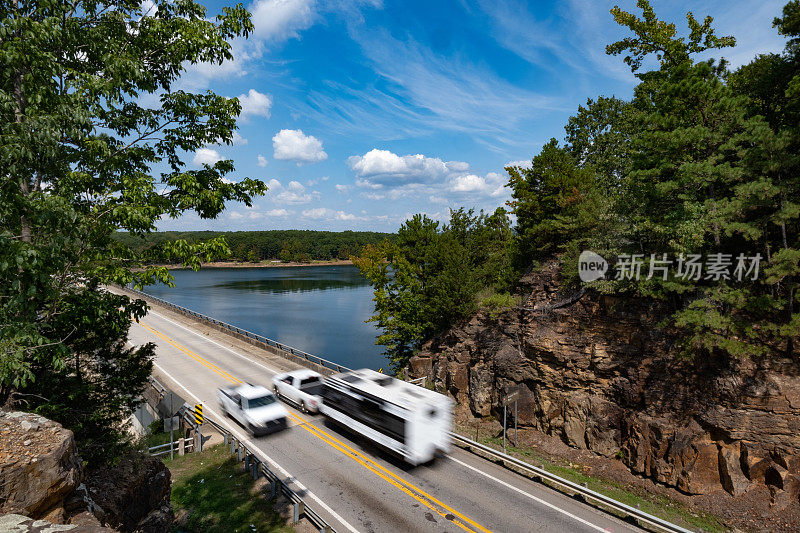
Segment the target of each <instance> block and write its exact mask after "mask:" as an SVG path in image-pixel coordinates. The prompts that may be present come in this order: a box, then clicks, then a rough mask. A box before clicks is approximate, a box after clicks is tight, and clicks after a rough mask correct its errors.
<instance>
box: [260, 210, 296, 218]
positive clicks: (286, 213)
mask: <svg viewBox="0 0 800 533" xmlns="http://www.w3.org/2000/svg"><path fill="white" fill-rule="evenodd" d="M264 214H265V215H267V216H268V217H288V216H289V215H290V214H291V212H289V211H287V210H286V209H270V210H269V211H267V212H266V213H264Z"/></svg>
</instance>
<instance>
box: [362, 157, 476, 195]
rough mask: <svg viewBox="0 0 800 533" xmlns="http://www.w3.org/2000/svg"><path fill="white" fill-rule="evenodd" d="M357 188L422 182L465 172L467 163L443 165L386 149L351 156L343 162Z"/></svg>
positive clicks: (441, 162) (434, 159) (439, 162)
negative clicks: (357, 185)
mask: <svg viewBox="0 0 800 533" xmlns="http://www.w3.org/2000/svg"><path fill="white" fill-rule="evenodd" d="M347 163H348V165H350V168H352V169H353V170H355V172H356V176H358V177H359V178H361V181H360V186H365V187H371V188H378V187H379V186H382V185H393V184H401V183H425V182H430V181H433V180H438V179H441V178H442V177H444V176H446V175H448V174H450V173H452V172H465V171H466V170H468V169H469V164H467V163H465V162H463V161H449V162H447V163H445V162H444V161H442V160H441V159H439V158H434V157H426V156H424V155H422V154H416V155H404V156H399V155H397V154H395V153H392V152H390V151H388V150H378V149H372V150H370V151H369V152H367V153H366V154H364V155H363V156H357V155H355V156H351V157H349V158H348V160H347Z"/></svg>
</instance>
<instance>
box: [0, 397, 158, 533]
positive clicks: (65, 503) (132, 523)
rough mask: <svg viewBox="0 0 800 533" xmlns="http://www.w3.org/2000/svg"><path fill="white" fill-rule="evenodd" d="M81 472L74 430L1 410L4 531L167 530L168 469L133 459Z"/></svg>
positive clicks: (148, 459)
mask: <svg viewBox="0 0 800 533" xmlns="http://www.w3.org/2000/svg"><path fill="white" fill-rule="evenodd" d="M82 464H83V463H82V460H81V458H80V456H79V455H78V450H77V448H76V445H75V439H74V436H73V434H72V432H71V431H69V430H68V429H65V428H63V427H62V426H61V425H60V424H57V423H56V422H53V421H51V420H47V419H46V418H42V417H40V416H36V415H33V414H31V413H24V412H18V411H17V412H5V411H2V410H0V515H4V516H3V519H4V520H5V522H3V524H6V525H8V524H11V522H10V521H16V522H14V524H16V525H15V526H14V527H16V528H17V529H14V531H27V530H30V531H114V530H117V531H123V532H141V533H160V532H164V531H168V530H169V526H170V524H171V523H172V518H173V515H172V507H171V506H170V502H169V495H170V472H169V470H168V469H167V468H166V466H164V463H162V462H161V461H160V460H158V459H156V458H153V457H149V456H143V455H141V454H131V455H129V456H127V457H124V458H122V459H121V460H120V461H118V462H117V463H116V464H115V465H114V466H113V467H109V468H106V469H99V470H93V471H84V469H83V466H82ZM9 516H11V517H17V518H8V517H9ZM19 517H22V518H24V520H23V519H21V518H19ZM17 522H19V524H17ZM101 526H110V527H111V528H114V529H109V528H106V527H101ZM9 527H10V526H9ZM25 528H28V529H25Z"/></svg>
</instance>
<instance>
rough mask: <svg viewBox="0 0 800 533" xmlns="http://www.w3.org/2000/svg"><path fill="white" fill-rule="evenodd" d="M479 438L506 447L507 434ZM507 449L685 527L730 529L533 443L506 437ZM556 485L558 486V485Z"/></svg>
mask: <svg viewBox="0 0 800 533" xmlns="http://www.w3.org/2000/svg"><path fill="white" fill-rule="evenodd" d="M458 429H459V433H461V434H462V435H464V436H465V437H467V438H469V439H474V438H475V431H474V429H472V430H471V429H470V428H469V427H468V426H463V427H459V428H458ZM478 442H480V443H481V444H484V445H487V446H489V447H491V448H494V449H496V450H498V451H502V450H503V437H502V436H500V437H483V436H481V437H479V439H478ZM506 453H507V454H508V455H510V456H512V457H516V458H517V459H521V460H522V461H525V462H526V463H530V464H532V465H533V466H543V467H544V469H545V470H547V471H548V472H550V473H552V474H556V475H557V476H559V477H562V478H564V479H567V480H569V481H572V482H573V483H578V484H584V483H585V484H586V487H587V488H589V489H591V490H593V491H595V492H599V493H600V494H603V495H605V496H609V497H611V498H614V499H615V500H617V501H618V502H620V503H624V504H626V505H629V506H631V507H636V506H637V505H638V506H639V508H640V509H641V510H642V511H644V512H646V513H649V514H651V515H654V516H657V517H659V518H662V519H664V520H667V521H669V522H673V523H675V524H678V525H680V526H683V527H689V528H692V529H702V530H703V531H720V532H722V531H728V530H729V528H727V527H725V525H724V523H723V522H722V521H721V520H720V519H719V518H717V517H716V516H714V515H711V514H708V513H702V512H700V513H696V512H694V511H692V510H691V509H688V508H686V507H685V506H683V504H681V503H680V502H677V501H675V500H672V499H670V498H667V497H664V496H659V495H657V494H649V493H645V494H640V493H637V492H633V491H632V490H630V488H629V487H628V486H626V485H623V484H621V483H618V482H616V481H612V480H609V479H604V478H600V477H595V476H590V475H588V474H586V473H585V472H584V471H583V468H582V467H581V466H580V465H576V464H572V463H569V462H567V461H564V462H556V461H553V460H552V459H549V458H547V457H544V456H542V455H539V454H536V453H534V452H533V450H532V449H531V448H529V447H524V446H521V447H515V446H511V444H510V442H509V441H508V440H506ZM555 488H557V489H558V487H557V486H555Z"/></svg>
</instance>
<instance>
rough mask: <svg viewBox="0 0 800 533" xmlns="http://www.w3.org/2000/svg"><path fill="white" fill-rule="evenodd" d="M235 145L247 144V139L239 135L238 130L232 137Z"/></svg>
mask: <svg viewBox="0 0 800 533" xmlns="http://www.w3.org/2000/svg"><path fill="white" fill-rule="evenodd" d="M231 141H232V142H233V145H234V146H244V145H245V144H247V139H245V138H244V137H242V136H241V135H239V132H238V131H234V132H233V139H231Z"/></svg>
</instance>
